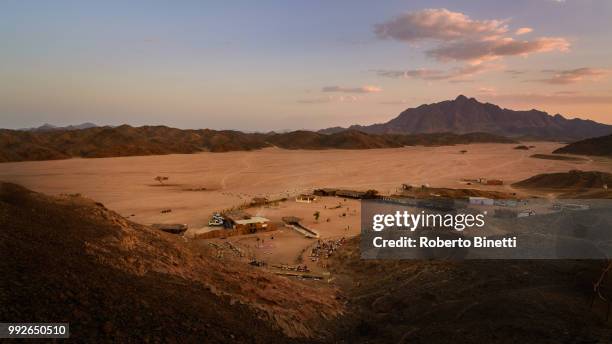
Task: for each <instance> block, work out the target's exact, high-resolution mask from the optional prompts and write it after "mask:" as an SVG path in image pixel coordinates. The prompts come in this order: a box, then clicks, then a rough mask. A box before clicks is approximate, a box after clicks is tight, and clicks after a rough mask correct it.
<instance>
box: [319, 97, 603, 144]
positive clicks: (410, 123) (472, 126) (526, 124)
mask: <svg viewBox="0 0 612 344" xmlns="http://www.w3.org/2000/svg"><path fill="white" fill-rule="evenodd" d="M348 129H351V130H359V131H363V132H366V133H373V134H415V133H436V132H453V133H458V134H462V133H468V132H475V131H477V132H486V133H491V134H496V135H502V136H507V137H524V138H532V139H546V140H580V139H585V138H589V137H595V136H602V135H609V134H611V133H612V125H607V124H601V123H597V122H594V121H591V120H583V119H577V118H576V119H567V118H565V117H563V116H562V115H560V114H556V115H554V116H552V115H549V114H548V113H546V112H543V111H538V110H535V109H532V110H528V111H515V110H510V109H504V108H501V107H499V106H497V105H495V104H491V103H481V102H479V101H477V100H476V99H474V98H468V97H465V96H463V95H460V96H458V97H457V98H456V99H454V100H446V101H442V102H438V103H433V104H423V105H421V106H419V107H416V108H410V109H407V110H405V111H403V112H402V113H400V114H399V115H398V116H397V117H395V118H393V119H391V120H389V121H388V122H385V123H379V124H373V125H366V126H362V125H353V126H350V127H349V128H348ZM343 130H346V129H345V128H340V127H334V128H329V129H324V130H322V131H321V132H324V133H336V132H341V131H343Z"/></svg>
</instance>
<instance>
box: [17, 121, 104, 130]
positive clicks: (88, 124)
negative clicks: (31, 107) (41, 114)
mask: <svg viewBox="0 0 612 344" xmlns="http://www.w3.org/2000/svg"><path fill="white" fill-rule="evenodd" d="M95 127H97V125H96V124H94V123H91V122H85V123H81V124H76V125H67V126H64V127H58V126H55V125H53V124H49V123H45V124H43V125H41V126H40V127H32V128H21V129H18V130H21V131H54V130H81V129H89V128H95Z"/></svg>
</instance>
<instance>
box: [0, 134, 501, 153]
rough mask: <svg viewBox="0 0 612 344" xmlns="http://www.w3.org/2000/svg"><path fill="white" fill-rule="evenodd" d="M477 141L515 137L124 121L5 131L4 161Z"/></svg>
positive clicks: (0, 145)
mask: <svg viewBox="0 0 612 344" xmlns="http://www.w3.org/2000/svg"><path fill="white" fill-rule="evenodd" d="M476 142H499V143H510V142H513V141H512V140H509V139H507V138H504V137H499V136H495V135H491V134H482V133H471V134H464V135H455V134H450V133H443V134H428V135H414V136H406V135H375V134H365V133H363V132H359V131H344V132H341V133H335V134H331V135H324V134H320V133H316V132H311V131H294V132H290V133H284V134H275V133H270V134H257V133H251V134H249V133H242V132H238V131H229V130H225V131H215V130H209V129H202V130H182V129H176V128H169V127H165V126H144V127H131V126H128V125H122V126H119V127H115V128H111V127H95V128H87V129H83V130H52V131H16V130H0V162H3V161H27V160H52V159H67V158H71V157H82V158H102V157H114V156H134V155H159V154H171V153H183V154H188V153H196V152H202V151H211V152H227V151H246V150H254V149H261V148H264V147H270V146H277V147H280V148H285V149H328V148H336V149H371V148H390V147H401V146H404V145H450V144H460V143H476Z"/></svg>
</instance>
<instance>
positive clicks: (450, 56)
mask: <svg viewBox="0 0 612 344" xmlns="http://www.w3.org/2000/svg"><path fill="white" fill-rule="evenodd" d="M569 46H570V44H569V42H568V41H567V40H566V39H565V38H560V37H542V38H538V39H535V40H532V41H521V40H515V39H513V38H508V37H505V38H499V39H489V40H481V41H474V40H467V41H458V42H453V43H448V44H444V45H441V46H438V47H436V48H434V49H431V50H429V51H427V52H426V54H427V56H430V57H433V58H436V59H438V60H440V61H451V60H455V61H470V62H471V63H474V64H478V63H482V62H483V61H489V60H494V59H497V58H500V57H502V56H515V55H522V56H526V55H529V54H532V53H541V52H549V51H555V50H557V51H567V50H568V49H569Z"/></svg>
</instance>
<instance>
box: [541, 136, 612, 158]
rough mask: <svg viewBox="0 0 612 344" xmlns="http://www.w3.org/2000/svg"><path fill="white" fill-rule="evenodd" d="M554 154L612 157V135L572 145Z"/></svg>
mask: <svg viewBox="0 0 612 344" xmlns="http://www.w3.org/2000/svg"><path fill="white" fill-rule="evenodd" d="M553 153H558V154H579V155H597V156H608V157H612V135H608V136H601V137H593V138H590V139H586V140H582V141H577V142H574V143H570V144H569V145H567V146H565V147H561V148H559V149H557V150H555V151H554V152H553Z"/></svg>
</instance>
